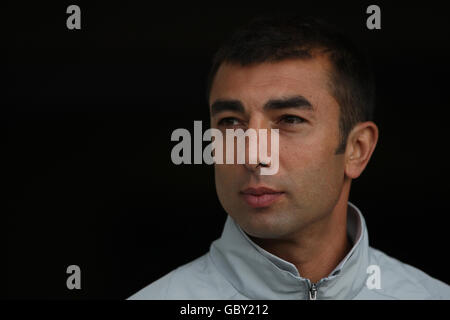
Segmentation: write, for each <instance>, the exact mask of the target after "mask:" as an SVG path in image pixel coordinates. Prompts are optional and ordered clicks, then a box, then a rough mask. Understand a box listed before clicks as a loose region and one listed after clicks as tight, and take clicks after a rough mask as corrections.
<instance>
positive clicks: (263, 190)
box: [241, 187, 284, 208]
mask: <svg viewBox="0 0 450 320" xmlns="http://www.w3.org/2000/svg"><path fill="white" fill-rule="evenodd" d="M283 194H284V192H281V191H276V190H273V189H270V188H267V187H258V188H247V189H245V190H243V191H241V195H242V197H243V198H244V200H245V202H246V203H247V204H248V205H249V206H250V207H252V208H265V207H268V206H270V205H271V204H273V203H274V202H275V201H277V200H278V199H280V198H281V197H282V195H283Z"/></svg>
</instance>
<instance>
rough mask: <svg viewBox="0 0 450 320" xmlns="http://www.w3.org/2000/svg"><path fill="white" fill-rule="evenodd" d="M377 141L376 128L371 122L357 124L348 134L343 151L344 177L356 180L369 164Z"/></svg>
mask: <svg viewBox="0 0 450 320" xmlns="http://www.w3.org/2000/svg"><path fill="white" fill-rule="evenodd" d="M377 141H378V127H377V125H376V124H375V123H373V122H372V121H366V122H361V123H358V124H357V125H356V126H355V127H354V128H353V129H352V131H351V132H350V134H349V136H348V139H347V147H346V149H345V175H346V176H348V177H349V178H351V179H356V178H358V177H359V176H360V175H361V173H362V172H363V171H364V169H365V168H366V165H367V163H369V160H370V157H371V156H372V153H373V151H374V150H375V146H376V145H377Z"/></svg>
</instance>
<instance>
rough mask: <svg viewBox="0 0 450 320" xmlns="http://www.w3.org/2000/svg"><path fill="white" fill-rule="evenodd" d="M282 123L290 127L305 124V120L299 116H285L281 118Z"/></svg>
mask: <svg viewBox="0 0 450 320" xmlns="http://www.w3.org/2000/svg"><path fill="white" fill-rule="evenodd" d="M280 122H284V123H286V124H288V125H293V124H299V123H303V122H305V119H303V118H300V117H298V116H293V115H285V116H282V117H281V119H280Z"/></svg>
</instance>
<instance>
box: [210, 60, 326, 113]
mask: <svg viewBox="0 0 450 320" xmlns="http://www.w3.org/2000/svg"><path fill="white" fill-rule="evenodd" d="M329 70H330V63H329V62H328V60H327V59H326V58H325V57H315V58H311V59H289V60H283V61H277V62H265V63H259V64H254V65H249V66H240V65H236V64H229V63H224V64H222V65H221V66H220V67H219V69H218V71H217V73H216V76H215V78H214V82H213V84H212V88H211V94H210V100H209V103H210V105H211V104H212V103H213V102H214V101H215V100H217V99H237V100H241V101H242V102H244V103H246V104H248V105H252V104H255V105H261V104H263V103H264V102H265V101H267V100H268V99H273V98H279V97H283V96H290V95H294V94H299V95H302V96H304V97H305V98H307V99H308V100H309V101H311V102H312V103H313V104H318V103H319V102H323V101H324V99H325V100H334V98H333V97H332V96H331V94H330V84H329V82H330V77H329V72H330V71H329Z"/></svg>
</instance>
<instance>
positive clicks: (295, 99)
mask: <svg viewBox="0 0 450 320" xmlns="http://www.w3.org/2000/svg"><path fill="white" fill-rule="evenodd" d="M288 108H298V109H304V110H311V111H313V110H314V108H313V105H312V104H311V103H310V102H309V101H308V100H307V99H306V98H305V97H303V96H299V95H297V96H292V97H287V98H281V99H271V100H269V101H267V102H266V103H265V104H264V110H279V109H288Z"/></svg>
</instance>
